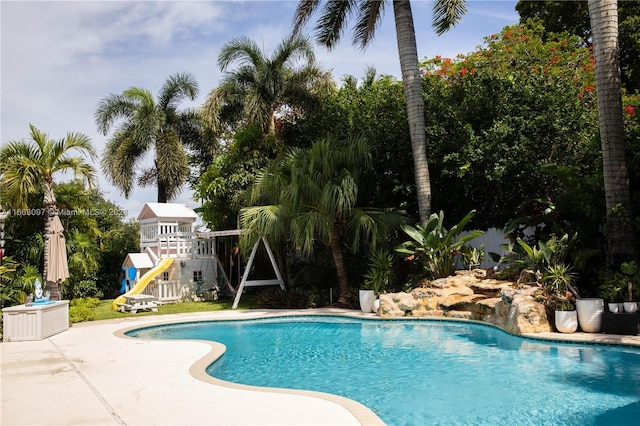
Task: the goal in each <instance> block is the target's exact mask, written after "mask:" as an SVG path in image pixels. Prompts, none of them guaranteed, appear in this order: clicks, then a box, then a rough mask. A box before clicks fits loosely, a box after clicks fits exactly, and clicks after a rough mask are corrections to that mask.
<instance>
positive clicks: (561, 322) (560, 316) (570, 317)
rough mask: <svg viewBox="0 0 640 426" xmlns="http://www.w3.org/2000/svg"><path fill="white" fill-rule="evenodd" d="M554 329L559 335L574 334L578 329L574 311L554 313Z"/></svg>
mask: <svg viewBox="0 0 640 426" xmlns="http://www.w3.org/2000/svg"><path fill="white" fill-rule="evenodd" d="M556 329H557V330H558V331H559V332H560V333H575V331H576V330H577V329H578V313H577V312H576V311H556Z"/></svg>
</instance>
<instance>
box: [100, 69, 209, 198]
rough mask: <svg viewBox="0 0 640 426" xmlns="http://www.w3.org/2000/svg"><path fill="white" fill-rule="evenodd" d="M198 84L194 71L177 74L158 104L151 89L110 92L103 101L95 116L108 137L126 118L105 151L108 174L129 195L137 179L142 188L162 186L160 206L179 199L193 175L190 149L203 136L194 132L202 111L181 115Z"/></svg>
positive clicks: (173, 76) (137, 88)
mask: <svg viewBox="0 0 640 426" xmlns="http://www.w3.org/2000/svg"><path fill="white" fill-rule="evenodd" d="M197 96H198V83H197V82H196V81H195V79H194V77H193V76H192V75H191V74H189V73H182V74H174V75H171V76H170V77H169V78H168V79H167V81H166V82H165V83H164V85H163V86H162V88H161V89H160V94H159V95H158V98H157V100H154V98H153V95H152V94H151V92H150V91H148V90H145V89H141V88H139V87H131V88H129V89H127V90H125V91H124V92H122V94H110V95H109V96H107V97H105V98H104V99H102V100H101V101H100V103H99V104H98V109H97V110H96V113H95V120H96V124H97V126H98V130H99V131H100V132H101V133H102V134H103V135H107V134H108V133H109V130H111V127H112V126H113V125H114V123H115V122H116V121H117V120H120V119H122V122H121V123H120V124H119V126H118V127H117V129H116V130H115V132H114V133H113V135H112V136H111V139H109V141H108V142H107V145H106V147H105V150H104V153H103V157H102V161H101V163H100V164H101V166H102V170H103V172H104V173H105V175H106V176H107V178H108V179H109V180H110V181H111V183H112V184H113V185H114V186H115V187H116V188H118V189H119V190H120V191H122V193H123V194H124V196H125V197H127V198H128V197H129V195H131V191H132V190H133V187H134V181H137V184H138V185H140V186H152V185H154V184H155V185H156V187H157V189H158V202H159V203H166V202H167V201H170V200H171V199H173V198H175V197H176V196H177V195H178V193H179V191H180V189H181V187H182V185H183V184H184V183H185V182H186V180H187V178H188V177H189V158H188V155H187V151H186V149H185V147H184V145H185V144H190V143H193V140H192V139H193V138H198V137H200V136H199V132H198V129H194V126H196V124H195V123H197V120H194V117H195V116H197V113H196V112H195V111H194V110H186V111H179V110H178V104H179V103H180V102H181V101H183V100H192V101H193V100H195V99H196V97H197ZM150 151H153V152H154V154H153V155H154V165H153V167H149V168H144V169H141V168H140V166H141V163H142V162H143V159H144V157H145V156H146V155H147V153H148V152H150Z"/></svg>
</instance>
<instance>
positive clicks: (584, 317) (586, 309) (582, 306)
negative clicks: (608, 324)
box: [576, 298, 604, 333]
mask: <svg viewBox="0 0 640 426" xmlns="http://www.w3.org/2000/svg"><path fill="white" fill-rule="evenodd" d="M576 311H577V312H578V323H579V324H580V328H581V329H582V331H584V332H585V333H599V332H600V330H601V328H602V313H603V312H604V300H602V299H597V298H593V299H578V300H576Z"/></svg>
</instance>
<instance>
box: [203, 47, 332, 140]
mask: <svg viewBox="0 0 640 426" xmlns="http://www.w3.org/2000/svg"><path fill="white" fill-rule="evenodd" d="M232 64H238V67H237V68H236V69H235V70H233V71H228V72H226V73H225V75H224V77H223V79H222V82H221V84H220V85H219V86H218V87H217V88H215V89H213V90H212V91H211V92H210V93H209V96H208V97H207V101H206V102H205V105H204V111H205V116H206V118H207V122H208V124H209V125H210V126H211V127H212V128H213V129H214V130H215V131H222V130H223V129H224V126H225V125H229V124H233V123H237V122H241V121H245V122H254V123H259V124H260V125H261V126H262V129H263V133H264V135H273V134H275V118H276V113H277V112H281V110H282V109H283V108H288V109H293V110H298V111H304V110H307V109H309V108H313V107H314V106H316V105H317V104H318V97H317V93H318V92H317V91H318V90H326V89H327V88H328V87H330V82H331V75H330V73H328V72H326V71H324V70H323V69H322V68H321V67H320V66H318V65H317V64H316V63H315V55H314V52H313V46H312V45H311V42H310V41H309V40H308V39H307V38H305V37H300V36H298V37H292V38H288V39H286V40H284V41H283V42H282V43H280V44H279V45H278V46H277V47H276V50H275V51H274V52H273V54H272V55H271V56H270V57H268V56H265V55H264V54H263V52H262V51H261V50H260V48H259V47H258V45H257V44H256V43H255V42H254V41H252V40H250V39H248V38H246V37H238V38H235V39H233V40H231V41H230V42H229V43H227V44H226V45H224V46H223V48H222V51H221V52H220V54H219V55H218V65H219V66H220V69H221V70H222V71H226V70H227V69H228V68H229V67H230V66H231V65H232Z"/></svg>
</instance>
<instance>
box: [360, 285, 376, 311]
mask: <svg viewBox="0 0 640 426" xmlns="http://www.w3.org/2000/svg"><path fill="white" fill-rule="evenodd" d="M359 296H360V309H361V310H362V312H364V313H369V312H371V308H372V306H373V301H374V300H376V294H375V293H374V291H373V290H360V294H359Z"/></svg>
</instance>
